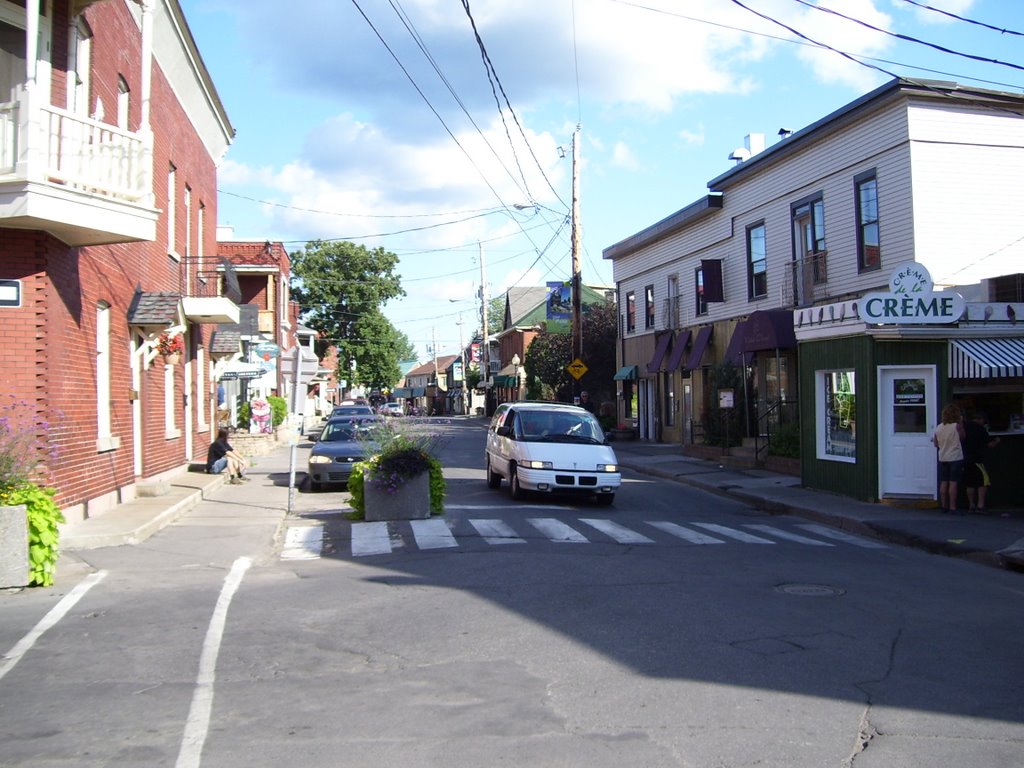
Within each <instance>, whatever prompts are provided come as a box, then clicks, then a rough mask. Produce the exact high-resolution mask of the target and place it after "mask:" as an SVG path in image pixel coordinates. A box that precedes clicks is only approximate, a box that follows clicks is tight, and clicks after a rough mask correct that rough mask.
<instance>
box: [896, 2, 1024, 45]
mask: <svg viewBox="0 0 1024 768" xmlns="http://www.w3.org/2000/svg"><path fill="white" fill-rule="evenodd" d="M903 2H905V3H910V4H911V5H916V6H917V7H918V8H923V9H925V10H926V11H934V12H935V13H941V14H942V15H943V16H948V17H949V18H951V19H956V20H957V21H963V22H966V23H967V24H975V25H977V26H979V27H984V28H985V29H991V30H992V31H994V32H998V33H1000V34H1002V35H1017V36H1019V37H1024V32H1015V31H1014V30H1012V29H1006V28H1005V27H996V26H993V25H991V24H986V23H985V22H983V21H975V20H974V19H968V18H966V17H964V16H958V15H957V14H955V13H953V12H952V11H944V10H942V9H941V8H933V7H932V6H930V5H928V4H927V3H921V2H918V0H903Z"/></svg>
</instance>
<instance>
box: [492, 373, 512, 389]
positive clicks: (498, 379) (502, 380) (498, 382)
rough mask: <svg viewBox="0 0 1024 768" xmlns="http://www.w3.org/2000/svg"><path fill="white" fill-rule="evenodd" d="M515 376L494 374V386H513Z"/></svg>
mask: <svg viewBox="0 0 1024 768" xmlns="http://www.w3.org/2000/svg"><path fill="white" fill-rule="evenodd" d="M515 378H516V377H515V376H503V375H501V374H500V373H496V374H494V386H496V387H514V386H515Z"/></svg>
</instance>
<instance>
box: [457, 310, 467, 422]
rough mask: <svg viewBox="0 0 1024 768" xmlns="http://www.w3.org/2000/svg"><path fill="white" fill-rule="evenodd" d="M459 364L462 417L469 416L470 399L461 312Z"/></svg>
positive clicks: (460, 315)
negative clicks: (460, 368)
mask: <svg viewBox="0 0 1024 768" xmlns="http://www.w3.org/2000/svg"><path fill="white" fill-rule="evenodd" d="M458 325H459V362H461V363H462V415H463V416H468V415H469V405H468V404H467V400H466V398H467V397H469V391H468V390H467V389H466V370H467V368H466V345H465V344H464V343H463V336H462V313H461V312H459V323H458Z"/></svg>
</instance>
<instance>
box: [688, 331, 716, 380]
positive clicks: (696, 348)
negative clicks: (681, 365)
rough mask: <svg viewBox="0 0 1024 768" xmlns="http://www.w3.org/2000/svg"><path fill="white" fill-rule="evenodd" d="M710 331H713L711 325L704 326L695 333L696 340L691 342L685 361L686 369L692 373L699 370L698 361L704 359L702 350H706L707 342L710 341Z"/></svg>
mask: <svg viewBox="0 0 1024 768" xmlns="http://www.w3.org/2000/svg"><path fill="white" fill-rule="evenodd" d="M712 330H714V326H713V325H705V326H704V327H703V328H701V329H700V330H699V331H697V338H695V339H694V340H693V348H692V349H691V350H690V356H689V357H688V358H687V359H686V367H687V369H688V370H691V371H693V370H696V369H697V368H700V359H701V358H702V357H704V350H705V349H707V348H708V342H709V341H711V331H712Z"/></svg>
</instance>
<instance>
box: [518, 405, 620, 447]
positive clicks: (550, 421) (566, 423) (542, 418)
mask: <svg viewBox="0 0 1024 768" xmlns="http://www.w3.org/2000/svg"><path fill="white" fill-rule="evenodd" d="M516 418H517V420H518V422H519V424H518V426H517V428H516V430H515V431H516V433H517V434H519V435H521V436H522V439H523V440H526V441H527V442H549V443H597V444H600V443H603V442H604V435H603V433H602V432H601V427H600V425H599V424H598V423H597V421H596V420H595V419H594V417H593V416H591V415H590V414H582V415H577V414H575V413H557V412H556V413H552V412H544V411H524V412H520V413H518V414H517V415H516Z"/></svg>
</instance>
